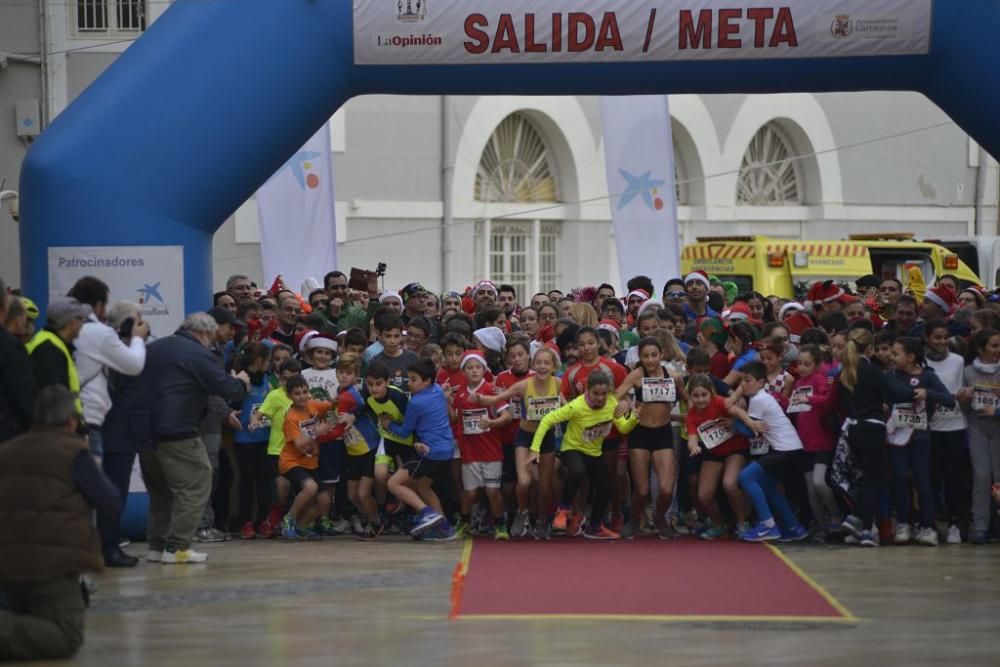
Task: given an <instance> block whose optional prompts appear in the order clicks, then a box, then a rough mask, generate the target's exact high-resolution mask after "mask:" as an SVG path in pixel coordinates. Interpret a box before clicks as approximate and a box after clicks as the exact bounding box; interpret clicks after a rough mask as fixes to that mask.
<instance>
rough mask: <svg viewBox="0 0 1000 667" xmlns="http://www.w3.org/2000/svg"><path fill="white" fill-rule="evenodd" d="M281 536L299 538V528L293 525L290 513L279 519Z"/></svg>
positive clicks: (287, 538) (290, 538)
mask: <svg viewBox="0 0 1000 667" xmlns="http://www.w3.org/2000/svg"><path fill="white" fill-rule="evenodd" d="M281 536H282V537H284V538H285V539H286V540H297V539H299V530H298V528H296V527H295V519H293V518H292V515H291V514H286V515H285V518H283V519H282V520H281Z"/></svg>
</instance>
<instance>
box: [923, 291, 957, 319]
mask: <svg viewBox="0 0 1000 667" xmlns="http://www.w3.org/2000/svg"><path fill="white" fill-rule="evenodd" d="M924 298H925V299H927V300H928V301H930V302H931V303H933V304H935V305H936V306H938V307H940V308H941V310H943V311H944V312H945V313H950V312H951V311H952V310H954V309H955V306H957V305H958V297H957V296H955V292H953V291H952V289H951V288H950V287H941V286H939V287H932V288H930V289H929V290H927V294H925V295H924Z"/></svg>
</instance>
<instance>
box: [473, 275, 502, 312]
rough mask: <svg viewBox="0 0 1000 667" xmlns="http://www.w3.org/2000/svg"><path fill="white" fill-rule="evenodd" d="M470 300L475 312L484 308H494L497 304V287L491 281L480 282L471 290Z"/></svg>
mask: <svg viewBox="0 0 1000 667" xmlns="http://www.w3.org/2000/svg"><path fill="white" fill-rule="evenodd" d="M472 300H473V301H474V302H475V304H476V310H479V309H481V308H485V307H486V306H494V305H496V302H497V286H496V283H494V282H493V281H492V280H480V281H479V282H478V283H476V285H475V286H474V287H473V288H472Z"/></svg>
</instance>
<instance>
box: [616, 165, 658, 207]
mask: <svg viewBox="0 0 1000 667" xmlns="http://www.w3.org/2000/svg"><path fill="white" fill-rule="evenodd" d="M618 173H619V174H621V175H622V178H624V179H625V183H626V184H627V187H626V188H625V192H623V193H622V194H621V197H619V198H618V210H619V211H620V210H622V209H623V208H625V207H626V206H627V205H628V204H629V202H631V201H632V200H633V199H635V198H636V197H640V196H641V197H642V200H643V201H644V202H646V207H647V208H649V210H650V211H657V210H659V209H661V208H663V200H661V199H660V198H659V197H657V198H656V200H655V201H654V200H653V195H654V194H656V191H657V188H660V187H661V186H664V185H666V184H667V182H666V181H664V180H663V179H659V178H656V179H654V178H653V172H652V171H647V172H646V173H644V174H642V175H641V176H636V175H635V174H633V173H631V172H628V171H625V170H624V169H619V170H618Z"/></svg>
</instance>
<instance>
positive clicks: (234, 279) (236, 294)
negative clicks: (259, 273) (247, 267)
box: [226, 274, 253, 303]
mask: <svg viewBox="0 0 1000 667" xmlns="http://www.w3.org/2000/svg"><path fill="white" fill-rule="evenodd" d="M226 291H227V292H229V295H230V296H232V297H233V301H234V302H235V303H240V302H241V301H246V300H247V299H252V298H253V282H252V281H251V280H250V278H248V277H247V276H244V275H241V274H236V275H234V276H229V280H227V281H226Z"/></svg>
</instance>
